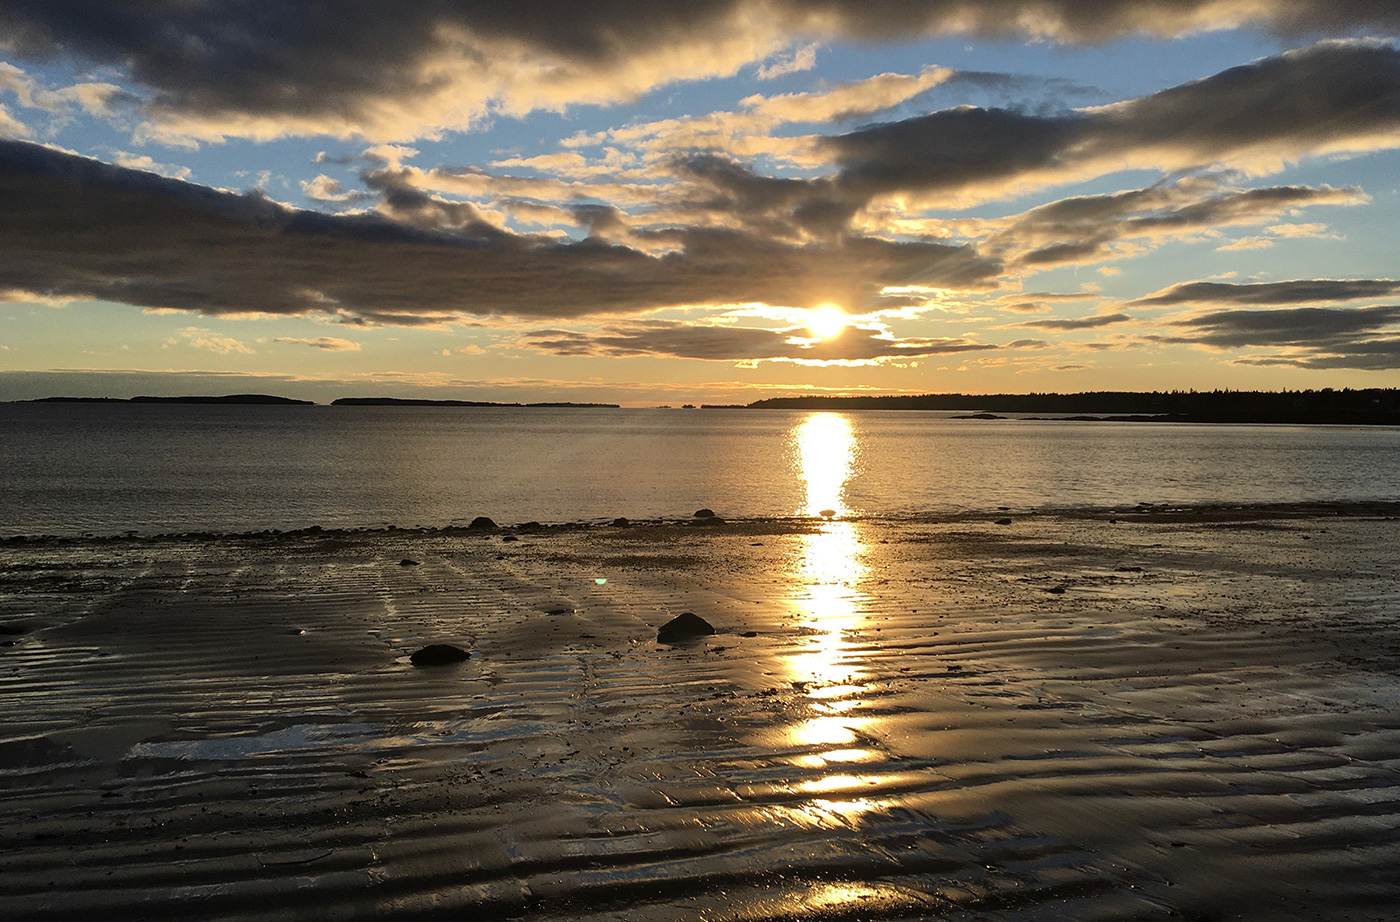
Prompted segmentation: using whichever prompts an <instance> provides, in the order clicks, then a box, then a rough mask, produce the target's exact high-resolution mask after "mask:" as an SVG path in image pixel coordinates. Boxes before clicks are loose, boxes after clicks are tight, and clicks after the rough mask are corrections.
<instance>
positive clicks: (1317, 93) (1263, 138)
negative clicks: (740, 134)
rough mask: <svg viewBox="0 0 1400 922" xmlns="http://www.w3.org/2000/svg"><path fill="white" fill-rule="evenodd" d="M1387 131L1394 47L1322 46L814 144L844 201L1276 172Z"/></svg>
mask: <svg viewBox="0 0 1400 922" xmlns="http://www.w3.org/2000/svg"><path fill="white" fill-rule="evenodd" d="M1398 129H1400V51H1397V49H1396V48H1394V47H1392V46H1391V45H1389V44H1384V43H1377V42H1323V43H1321V44H1318V45H1314V46H1312V47H1310V48H1307V49H1304V50H1300V51H1294V52H1288V53H1286V54H1283V55H1279V56H1276V57H1273V58H1267V59H1264V60H1261V61H1257V62H1255V63H1253V64H1248V65H1244V66H1242V67H1235V68H1231V69H1230V70H1226V71H1224V72H1222V73H1219V74H1216V75H1214V76H1212V77H1208V78H1206V79H1203V80H1198V81H1195V82H1192V83H1187V84H1184V85H1182V86H1178V87H1173V88H1171V89H1168V90H1164V91H1162V92H1160V93H1154V94H1152V95H1150V96H1145V97H1141V98H1139V99H1134V100H1130V101H1127V102H1123V103H1119V104H1116V105H1113V106H1103V107H1098V108H1094V109H1086V110H1077V111H1073V112H1068V113H1064V114H1060V115H1053V116H1043V115H1032V114H1027V113H1024V112H1016V111H1010V110H1005V109H979V108H974V107H962V108H955V109H946V110H943V111H940V112H934V113H932V114H929V115H924V116H920V117H917V118H911V119H906V120H903V121H898V122H891V123H887V124H882V125H874V126H871V127H869V128H864V129H862V130H859V131H854V132H850V133H847V134H843V135H838V136H834V137H831V138H827V139H824V141H823V142H822V143H823V144H824V145H825V146H826V147H827V148H828V149H829V150H830V151H831V153H832V154H833V155H834V156H835V157H836V159H837V161H838V163H839V164H840V166H841V172H840V176H839V184H840V186H841V187H842V188H843V189H844V190H845V191H846V192H847V194H849V195H860V196H867V197H870V196H875V195H879V194H884V193H897V192H911V191H913V192H922V193H924V194H926V195H931V196H934V197H938V196H947V197H951V198H955V199H956V198H957V197H959V196H960V195H963V194H965V193H967V192H969V191H975V190H978V189H982V190H984V191H996V190H1003V191H1004V190H1005V189H1006V188H1015V187H1016V186H1017V185H1018V184H1021V183H1034V182H1050V181H1055V180H1062V179H1069V178H1077V177H1080V176H1085V175H1092V174H1094V173H1096V172H1110V171H1112V170H1118V169H1124V168H1132V167H1140V168H1159V169H1168V170H1182V169H1188V168H1191V167H1200V166H1207V165H1211V164H1215V163H1222V162H1228V163H1230V164H1232V165H1237V166H1241V167H1245V168H1251V167H1260V168H1276V167H1277V165H1278V164H1279V163H1281V162H1282V161H1284V160H1287V159H1290V158H1293V157H1297V156H1301V155H1303V154H1305V153H1311V152H1317V151H1327V150H1336V149H1351V150H1367V149H1370V148H1371V147H1375V146H1388V145H1393V144H1394V140H1393V138H1394V134H1395V132H1396V131H1397V130H1398ZM1381 138H1386V139H1387V140H1378V139H1381Z"/></svg>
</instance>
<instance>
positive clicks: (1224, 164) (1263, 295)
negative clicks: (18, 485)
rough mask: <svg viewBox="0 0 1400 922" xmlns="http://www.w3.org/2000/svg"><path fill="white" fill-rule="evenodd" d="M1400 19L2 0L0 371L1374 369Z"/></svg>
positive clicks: (709, 393)
mask: <svg viewBox="0 0 1400 922" xmlns="http://www.w3.org/2000/svg"><path fill="white" fill-rule="evenodd" d="M1397 35H1400V3H1397V2H1392V0H1382V2H1376V0H1295V2H1283V0H1093V2H1091V0H1001V2H997V0H992V2H970V0H933V2H922V3H916V2H898V0H859V2H856V0H817V2H797V0H766V2H750V0H692V2H687V3H683V4H682V3H671V2H659V0H649V2H648V0H595V2H590V3H586V4H584V3H566V2H525V0H521V2H513V3H449V2H442V0H440V2H423V3H406V2H399V3H388V2H382V0H345V2H339V3H322V2H282V3H268V2H264V0H161V2H150V3H142V4H134V3H130V2H127V0H0V399H22V398H29V397H38V396H45V395H53V394H84V395H103V396H132V395H135V394H185V393H239V392H259V393H275V394H283V395H286V396H293V397H304V398H309V399H314V400H318V401H328V400H330V399H333V398H335V397H338V396H372V395H395V396H426V397H453V398H462V399H474V400H500V401H544V400H577V401H610V402H617V403H622V404H626V405H652V404H657V403H681V402H697V403H698V402H702V401H704V402H747V401H750V400H754V399H758V398H761V397H766V396H780V395H788V394H794V393H890V394H894V393H929V392H949V391H961V392H968V393H991V392H1026V391H1064V392H1067V391H1084V390H1154V389H1155V390H1163V389H1187V388H1195V389H1207V390H1208V389H1212V388H1217V387H1222V388H1223V387H1229V388H1251V389H1254V388H1258V389H1271V390H1272V389H1280V388H1321V387H1338V388H1340V387H1394V386H1400V45H1397V41H1396V36H1397ZM838 310H839V311H840V312H841V313H837V311H838Z"/></svg>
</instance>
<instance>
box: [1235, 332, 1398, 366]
mask: <svg viewBox="0 0 1400 922" xmlns="http://www.w3.org/2000/svg"><path fill="white" fill-rule="evenodd" d="M1235 364H1237V365H1263V366H1286V367H1289V368H1306V369H1310V370H1313V371H1329V370H1337V369H1355V370H1358V371H1393V370H1395V369H1400V337H1397V338H1395V339H1378V340H1365V341H1361V342H1353V343H1348V344H1347V347H1346V351H1345V352H1342V353H1332V354H1322V355H1264V356H1247V357H1245V358H1239V359H1236V360H1235Z"/></svg>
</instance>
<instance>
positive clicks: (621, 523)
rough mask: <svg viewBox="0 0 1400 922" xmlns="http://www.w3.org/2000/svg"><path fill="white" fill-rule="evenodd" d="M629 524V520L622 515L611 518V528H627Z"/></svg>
mask: <svg viewBox="0 0 1400 922" xmlns="http://www.w3.org/2000/svg"><path fill="white" fill-rule="evenodd" d="M631 524H632V523H631V522H629V521H627V519H625V518H623V517H622V516H618V517H617V518H615V519H613V520H612V525H613V528H627V527H628V526H630V525H631Z"/></svg>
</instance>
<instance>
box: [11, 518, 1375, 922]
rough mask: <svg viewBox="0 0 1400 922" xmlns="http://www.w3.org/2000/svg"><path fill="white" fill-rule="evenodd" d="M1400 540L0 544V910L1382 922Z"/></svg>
mask: <svg viewBox="0 0 1400 922" xmlns="http://www.w3.org/2000/svg"><path fill="white" fill-rule="evenodd" d="M1396 514H1397V509H1396V508H1395V507H1372V508H1346V509H1343V508H1313V509H1286V508H1285V509H1251V510H1176V511H1172V510H1163V509H1160V508H1158V509H1155V510H1153V509H1143V508H1139V509H1137V510H1125V511H1120V512H1110V511H1105V512H1103V513H1102V514H1094V515H1088V514H1081V515H1076V516H1057V515H1051V514H1043V515H1036V516H1014V517H1012V522H1011V523H1010V524H1000V525H999V524H996V523H995V516H975V517H963V518H943V519H929V520H901V521H879V522H876V521H833V522H827V523H820V524H814V523H806V524H804V523H800V522H776V523H773V522H768V523H739V524H729V525H722V526H710V527H700V526H692V525H686V524H651V525H644V526H636V527H631V528H570V529H554V530H546V531H544V532H541V533H522V534H519V535H518V537H519V540H518V541H505V540H503V536H504V535H505V534H506V532H501V533H495V534H490V535H464V534H438V533H406V532H392V531H391V532H378V533H348V534H344V533H320V534H298V535H286V536H279V537H258V536H248V537H198V538H196V537H185V538H179V539H123V540H90V541H71V542H45V541H28V542H24V543H16V542H9V543H4V544H0V563H3V575H0V631H3V632H4V633H0V642H4V643H5V646H3V647H0V701H3V710H0V855H3V856H4V857H3V860H0V907H3V915H4V916H5V918H7V919H49V918H52V919H73V918H78V917H80V916H79V914H80V913H89V914H90V915H89V917H94V918H101V919H103V920H116V919H134V918H159V919H200V920H203V919H292V918H296V919H300V918H308V919H311V918H314V919H337V920H339V919H370V918H374V919H382V918H394V919H430V918H444V919H449V918H450V919H471V918H516V917H522V918H529V919H627V920H647V919H682V918H683V919H710V920H754V919H884V918H896V919H902V918H949V919H984V918H994V919H1016V920H1019V919H1075V920H1094V919H1105V920H1106V919H1115V920H1117V919H1143V920H1147V919H1162V920H1168V919H1182V918H1185V919H1198V920H1199V919H1221V920H1224V919H1247V920H1274V919H1310V920H1311V919H1358V920H1359V919H1386V918H1392V917H1394V916H1395V915H1396V914H1400V678H1397V677H1398V676H1400V575H1397V568H1396V565H1395V562H1396V554H1395V550H1394V549H1395V548H1396V547H1400V523H1398V522H1397V521H1396V519H1395V516H1396ZM511 537H517V535H515V534H511ZM403 558H412V559H413V560H416V561H418V562H419V564H420V565H418V566H403V565H401V564H400V560H401V559H403ZM682 611H693V612H696V613H697V614H699V615H701V616H703V617H704V618H706V619H708V620H709V621H711V622H712V623H713V624H714V625H715V626H716V627H717V628H718V629H719V633H717V634H716V635H714V636H712V637H709V638H706V639H704V640H703V641H701V642H699V643H696V644H694V645H691V646H681V647H667V646H661V645H658V644H657V643H656V640H655V636H656V628H657V627H658V626H659V625H660V624H662V623H663V622H665V621H666V620H668V619H669V618H671V617H672V616H673V615H675V614H678V613H680V612H682ZM551 612H553V613H551ZM430 642H451V643H457V644H459V645H462V646H465V647H469V648H470V649H471V650H472V651H473V656H472V658H471V659H470V660H469V661H468V662H466V663H464V664H461V665H458V666H451V667H441V668H434V669H420V668H415V667H413V666H412V665H410V664H409V662H408V654H409V653H411V652H412V651H413V650H415V649H417V648H418V647H420V646H422V645H424V644H426V643H430Z"/></svg>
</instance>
